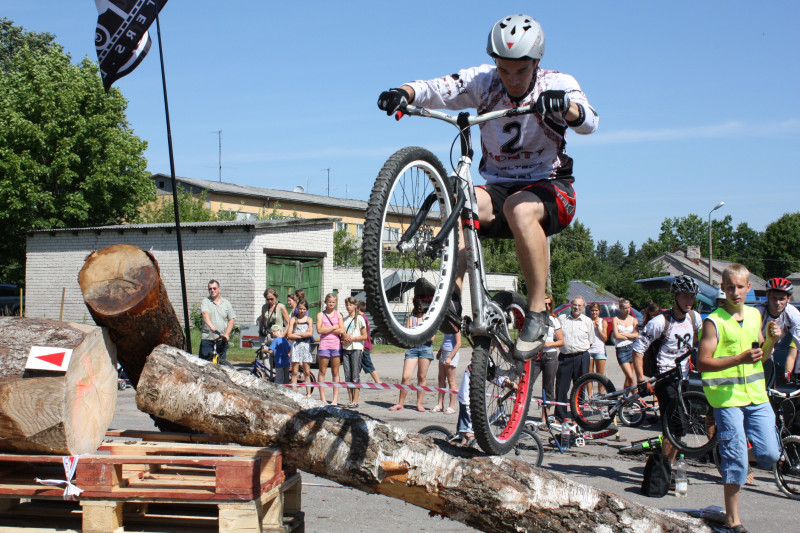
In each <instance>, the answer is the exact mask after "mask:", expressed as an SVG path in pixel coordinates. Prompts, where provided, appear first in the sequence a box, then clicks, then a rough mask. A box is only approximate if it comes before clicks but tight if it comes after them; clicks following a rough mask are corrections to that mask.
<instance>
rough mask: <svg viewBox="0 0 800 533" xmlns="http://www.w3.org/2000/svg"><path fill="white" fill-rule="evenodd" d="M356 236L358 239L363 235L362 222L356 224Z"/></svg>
mask: <svg viewBox="0 0 800 533" xmlns="http://www.w3.org/2000/svg"><path fill="white" fill-rule="evenodd" d="M356 237H358V238H359V239H361V238H363V237H364V224H356Z"/></svg>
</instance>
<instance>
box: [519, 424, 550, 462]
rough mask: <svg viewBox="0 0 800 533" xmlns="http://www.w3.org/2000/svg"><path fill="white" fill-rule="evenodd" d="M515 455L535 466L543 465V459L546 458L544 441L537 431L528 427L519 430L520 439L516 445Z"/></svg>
mask: <svg viewBox="0 0 800 533" xmlns="http://www.w3.org/2000/svg"><path fill="white" fill-rule="evenodd" d="M514 455H515V456H516V457H517V458H518V459H522V460H523V461H525V462H526V463H531V464H533V465H534V466H542V461H543V460H544V448H542V441H541V440H540V439H539V437H538V436H537V435H536V433H534V432H532V431H530V430H528V429H527V428H523V429H522V431H520V432H519V440H518V441H517V444H516V445H515V446H514Z"/></svg>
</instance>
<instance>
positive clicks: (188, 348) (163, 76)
mask: <svg viewBox="0 0 800 533" xmlns="http://www.w3.org/2000/svg"><path fill="white" fill-rule="evenodd" d="M156 33H157V34H158V56H159V58H161V85H162V86H163V89H164V112H165V114H166V116H167V146H168V147H169V169H170V173H171V176H172V204H173V207H174V209H175V236H176V237H177V240H178V271H179V272H180V275H181V296H183V324H184V330H185V335H186V351H187V352H189V353H192V331H191V329H190V328H191V323H190V322H189V308H188V307H187V305H186V276H185V275H184V269H183V243H182V242H181V217H180V213H179V212H178V185H177V182H176V180H175V157H174V156H175V154H174V153H173V151H172V128H171V127H170V123H169V100H167V77H166V74H165V73H164V51H163V46H161V23H160V22H159V21H158V15H156Z"/></svg>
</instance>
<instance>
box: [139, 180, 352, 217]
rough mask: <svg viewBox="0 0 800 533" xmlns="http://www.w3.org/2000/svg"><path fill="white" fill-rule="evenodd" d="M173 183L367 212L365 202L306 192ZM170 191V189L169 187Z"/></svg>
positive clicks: (215, 183) (218, 183) (198, 182)
mask: <svg viewBox="0 0 800 533" xmlns="http://www.w3.org/2000/svg"><path fill="white" fill-rule="evenodd" d="M151 177H152V178H153V180H154V181H155V180H162V179H163V180H166V181H167V182H171V180H172V178H171V177H170V176H167V175H166V174H160V173H159V174H153V175H152V176H151ZM175 181H176V182H178V183H181V184H183V185H186V186H189V187H191V188H194V189H198V192H199V191H204V190H208V192H210V193H215V194H228V195H233V196H246V197H251V198H261V199H264V200H277V201H279V202H280V201H284V202H295V203H301V204H311V205H322V206H327V207H344V208H349V209H357V210H359V211H366V210H367V202H365V201H363V200H348V199H346V198H334V197H332V196H322V195H319V194H309V193H306V192H294V191H281V190H278V189H266V188H263V187H251V186H249V185H237V184H235V183H226V182H224V181H210V180H199V179H195V178H182V177H178V176H176V177H175ZM157 188H158V189H159V192H160V193H161V194H164V193H163V191H164V189H163V188H161V187H157ZM169 190H170V191H171V190H172V188H171V187H170V189H169Z"/></svg>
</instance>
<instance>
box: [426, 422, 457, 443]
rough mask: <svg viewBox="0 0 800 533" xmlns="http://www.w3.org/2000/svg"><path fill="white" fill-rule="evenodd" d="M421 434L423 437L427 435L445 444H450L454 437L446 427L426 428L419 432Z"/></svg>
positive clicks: (434, 426) (433, 426)
mask: <svg viewBox="0 0 800 533" xmlns="http://www.w3.org/2000/svg"><path fill="white" fill-rule="evenodd" d="M419 433H420V434H421V435H427V436H429V437H431V438H433V439H434V440H443V441H445V442H450V439H451V438H452V437H453V433H452V432H451V431H449V430H448V429H447V428H445V427H444V426H438V425H432V426H425V427H424V428H422V429H420V430H419Z"/></svg>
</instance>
